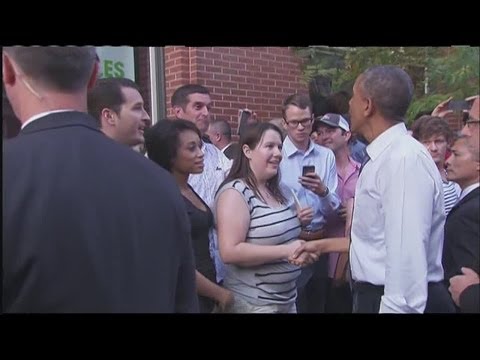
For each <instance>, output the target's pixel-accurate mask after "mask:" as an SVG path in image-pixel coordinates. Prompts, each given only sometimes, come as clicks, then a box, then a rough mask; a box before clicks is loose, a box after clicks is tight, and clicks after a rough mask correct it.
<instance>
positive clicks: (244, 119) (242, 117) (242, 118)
mask: <svg viewBox="0 0 480 360" xmlns="http://www.w3.org/2000/svg"><path fill="white" fill-rule="evenodd" d="M251 116H252V112H251V111H250V110H247V109H240V110H238V135H242V132H243V131H244V129H245V128H246V127H247V125H248V119H250V117H251Z"/></svg>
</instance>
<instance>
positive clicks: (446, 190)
mask: <svg viewBox="0 0 480 360" xmlns="http://www.w3.org/2000/svg"><path fill="white" fill-rule="evenodd" d="M442 182H443V199H444V203H445V215H448V213H449V212H450V210H452V208H453V206H454V205H455V204H456V203H457V201H458V198H459V197H460V186H459V185H458V184H457V183H455V182H453V181H442Z"/></svg>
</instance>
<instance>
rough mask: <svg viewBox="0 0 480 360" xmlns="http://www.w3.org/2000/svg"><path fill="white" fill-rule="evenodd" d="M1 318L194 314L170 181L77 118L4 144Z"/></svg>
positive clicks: (52, 122) (183, 224) (183, 235)
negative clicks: (12, 315)
mask: <svg viewBox="0 0 480 360" xmlns="http://www.w3.org/2000/svg"><path fill="white" fill-rule="evenodd" d="M3 166H4V169H3V170H4V171H3V193H4V196H3V276H4V277H3V310H4V311H5V312H34V313H37V312H41V313H45V312H47V313H50V312H132V313H134V312H147V313H148V312H196V311H198V303H197V296H196V287H195V273H194V264H193V252H192V247H191V240H190V233H189V231H190V230H189V229H190V226H189V222H188V218H187V214H186V210H185V206H184V203H183V199H182V197H181V195H180V192H179V190H178V187H177V185H176V183H175V182H174V180H173V178H172V176H171V175H170V174H169V173H167V172H166V171H165V170H163V169H162V168H160V167H159V166H158V165H156V164H154V163H153V162H151V161H150V160H149V159H147V158H145V157H143V156H142V155H140V154H138V153H136V152H135V151H133V150H131V149H130V148H128V147H127V146H124V145H121V144H118V143H116V142H114V141H113V140H111V139H109V138H108V137H106V136H105V135H104V134H103V133H102V132H100V131H99V130H98V129H97V125H96V122H95V120H94V119H93V118H91V117H90V116H88V115H86V114H84V113H80V112H62V113H54V114H50V115H47V116H45V117H43V118H41V119H38V120H36V121H34V122H32V123H30V124H28V125H27V126H26V127H25V128H24V129H23V130H22V131H21V132H20V134H19V135H18V136H17V137H15V138H13V139H11V140H8V141H7V142H6V143H5V144H4V155H3Z"/></svg>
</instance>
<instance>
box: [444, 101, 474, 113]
mask: <svg viewBox="0 0 480 360" xmlns="http://www.w3.org/2000/svg"><path fill="white" fill-rule="evenodd" d="M448 110H453V111H463V110H470V104H469V103H468V101H465V100H451V101H449V103H448Z"/></svg>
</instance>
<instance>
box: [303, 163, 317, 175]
mask: <svg viewBox="0 0 480 360" xmlns="http://www.w3.org/2000/svg"><path fill="white" fill-rule="evenodd" d="M314 172H315V166H314V165H305V166H304V167H303V168H302V176H306V175H307V174H309V173H314Z"/></svg>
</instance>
